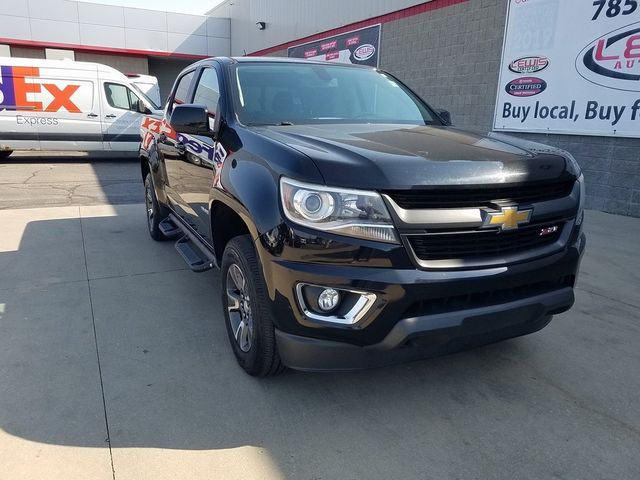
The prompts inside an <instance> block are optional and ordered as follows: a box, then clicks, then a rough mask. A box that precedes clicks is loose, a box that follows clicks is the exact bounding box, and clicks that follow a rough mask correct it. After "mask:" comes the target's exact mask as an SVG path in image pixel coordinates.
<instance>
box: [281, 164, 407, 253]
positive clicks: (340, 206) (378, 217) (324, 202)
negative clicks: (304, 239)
mask: <svg viewBox="0 0 640 480" xmlns="http://www.w3.org/2000/svg"><path fill="white" fill-rule="evenodd" d="M280 197H281V199H282V208H283V209H284V213H285V215H286V216H287V218H288V219H289V220H291V221H292V222H295V223H297V224H299V225H303V226H305V227H309V228H314V229H316V230H322V231H326V232H332V233H337V234H340V235H348V236H350V237H358V238H365V239H367V240H375V241H378V242H388V243H398V236H397V235H396V230H395V228H394V226H393V222H392V221H391V217H390V216H389V212H388V211H387V207H386V205H385V204H384V202H383V201H382V198H381V197H380V195H379V194H378V193H376V192H368V191H364V190H350V189H344V188H331V187H325V186H322V185H312V184H308V183H302V182H298V181H295V180H291V179H288V178H284V177H283V178H281V179H280Z"/></svg>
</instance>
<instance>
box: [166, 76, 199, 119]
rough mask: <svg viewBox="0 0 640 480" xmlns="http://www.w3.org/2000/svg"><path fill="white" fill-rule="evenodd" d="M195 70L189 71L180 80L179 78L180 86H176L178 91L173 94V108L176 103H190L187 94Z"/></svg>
mask: <svg viewBox="0 0 640 480" xmlns="http://www.w3.org/2000/svg"><path fill="white" fill-rule="evenodd" d="M194 74H195V71H193V72H189V73H187V74H186V75H184V76H183V77H182V78H180V80H178V86H177V87H176V93H175V94H174V95H173V103H172V105H171V110H173V108H174V107H175V106H176V105H182V104H183V103H189V99H188V98H187V95H189V87H190V86H191V80H193V76H194Z"/></svg>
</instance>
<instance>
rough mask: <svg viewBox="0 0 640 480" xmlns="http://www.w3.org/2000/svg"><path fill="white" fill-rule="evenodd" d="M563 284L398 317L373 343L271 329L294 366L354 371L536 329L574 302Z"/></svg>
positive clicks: (282, 353)
mask: <svg viewBox="0 0 640 480" xmlns="http://www.w3.org/2000/svg"><path fill="white" fill-rule="evenodd" d="M573 300H574V297H573V289H572V288H570V287H565V288H563V289H560V290H556V291H553V292H550V293H547V294H543V295H538V296H536V297H532V298H526V299H522V300H517V301H514V302H509V303H506V304H501V305H494V306H490V307H481V308H475V309H471V310H462V311H456V312H450V313H441V314H436V315H425V316H421V317H412V318H405V319H402V320H400V321H399V322H398V323H396V325H395V326H394V327H393V328H392V329H391V331H390V332H389V333H388V334H387V335H386V336H385V337H384V339H383V340H382V341H381V342H378V343H376V344H374V345H367V346H358V345H352V344H349V343H345V342H335V341H331V340H321V339H317V338H310V337H302V336H298V335H291V334H288V333H285V332H282V331H280V330H276V339H277V343H278V350H279V352H280V357H281V359H282V361H283V362H284V364H285V365H287V366H289V367H290V368H293V369H296V370H357V369H363V368H369V367H379V366H384V365H390V364H394V363H401V362H406V361H410V360H417V359H421V358H427V357H431V356H437V355H442V354H446V353H452V352H456V351H459V350H464V349H467V348H472V347H474V346H478V345H485V344H488V343H493V342H498V341H501V340H505V339H508V338H513V337H517V336H521V335H526V334H529V333H533V332H536V331H538V330H540V329H541V328H544V327H545V326H546V325H547V324H548V323H549V322H550V321H551V318H552V315H553V314H556V313H561V312H563V311H566V310H568V309H569V308H570V307H571V305H573Z"/></svg>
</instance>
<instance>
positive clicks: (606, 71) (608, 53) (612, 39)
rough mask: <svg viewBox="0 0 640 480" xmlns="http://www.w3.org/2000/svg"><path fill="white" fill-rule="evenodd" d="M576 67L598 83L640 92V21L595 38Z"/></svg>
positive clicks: (579, 56)
mask: <svg viewBox="0 0 640 480" xmlns="http://www.w3.org/2000/svg"><path fill="white" fill-rule="evenodd" d="M576 69H577V70H578V73H579V74H580V75H581V76H582V77H583V78H585V79H586V80H588V81H590V82H592V83H595V84H597V85H600V86H603V87H607V88H612V89H616V90H626V91H630V92H640V22H637V23H632V24H631V25H627V26H626V27H622V28H620V29H618V30H614V31H613V32H609V33H607V34H605V35H603V36H601V37H599V38H597V39H595V40H594V41H592V42H591V43H590V44H589V45H587V46H586V47H585V48H584V49H583V50H582V51H581V52H580V53H579V54H578V57H577V58H576Z"/></svg>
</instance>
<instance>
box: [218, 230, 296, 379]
mask: <svg viewBox="0 0 640 480" xmlns="http://www.w3.org/2000/svg"><path fill="white" fill-rule="evenodd" d="M221 273H222V306H223V308H224V317H225V323H226V326H227V333H228V334H229V341H230V342H231V348H232V349H233V353H234V354H235V356H236V360H237V361H238V363H239V364H240V366H241V367H242V368H243V369H244V370H245V371H246V372H247V373H248V374H249V375H252V376H254V377H267V376H270V375H276V374H278V373H280V372H282V371H283V370H284V367H283V366H282V362H281V361H280V355H278V347H277V345H276V339H275V332H274V327H273V321H272V317H271V311H270V310H269V309H268V307H267V305H268V302H269V298H268V296H267V288H266V285H265V282H264V279H263V276H262V272H261V270H260V265H259V260H258V256H257V255H256V251H255V248H254V246H253V243H252V242H251V237H250V236H249V235H241V236H239V237H235V238H233V239H232V240H231V241H230V242H229V243H228V244H227V247H226V248H225V250H224V254H223V256H222V272H221Z"/></svg>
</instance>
